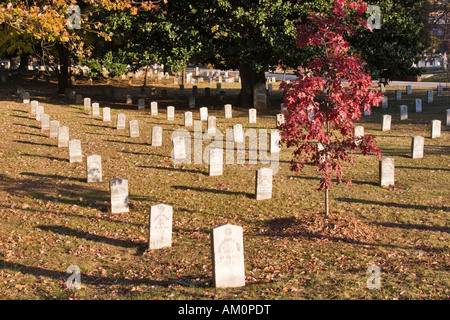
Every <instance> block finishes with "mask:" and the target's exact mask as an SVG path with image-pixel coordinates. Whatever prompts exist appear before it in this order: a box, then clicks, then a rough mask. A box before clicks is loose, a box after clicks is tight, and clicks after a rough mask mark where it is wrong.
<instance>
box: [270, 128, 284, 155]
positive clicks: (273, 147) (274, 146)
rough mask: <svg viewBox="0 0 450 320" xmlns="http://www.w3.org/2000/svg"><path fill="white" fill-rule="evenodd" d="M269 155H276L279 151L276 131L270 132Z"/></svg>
mask: <svg viewBox="0 0 450 320" xmlns="http://www.w3.org/2000/svg"><path fill="white" fill-rule="evenodd" d="M269 140H270V153H277V152H280V150H281V145H280V141H281V136H280V131H279V130H278V129H272V130H270V139H269Z"/></svg>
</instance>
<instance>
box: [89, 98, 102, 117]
mask: <svg viewBox="0 0 450 320" xmlns="http://www.w3.org/2000/svg"><path fill="white" fill-rule="evenodd" d="M91 112H92V116H93V117H98V116H99V115H100V105H99V104H98V102H94V103H93V104H92V111H91Z"/></svg>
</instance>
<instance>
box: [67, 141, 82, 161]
mask: <svg viewBox="0 0 450 320" xmlns="http://www.w3.org/2000/svg"><path fill="white" fill-rule="evenodd" d="M69 162H70V163H74V162H83V156H82V154H81V141H80V140H70V141H69Z"/></svg>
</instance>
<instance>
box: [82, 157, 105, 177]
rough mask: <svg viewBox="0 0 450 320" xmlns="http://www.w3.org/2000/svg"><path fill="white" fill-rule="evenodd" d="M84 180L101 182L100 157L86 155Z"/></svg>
mask: <svg viewBox="0 0 450 320" xmlns="http://www.w3.org/2000/svg"><path fill="white" fill-rule="evenodd" d="M86 180H87V182H88V183H91V182H102V157H101V156H99V155H96V154H92V155H89V156H87V157H86Z"/></svg>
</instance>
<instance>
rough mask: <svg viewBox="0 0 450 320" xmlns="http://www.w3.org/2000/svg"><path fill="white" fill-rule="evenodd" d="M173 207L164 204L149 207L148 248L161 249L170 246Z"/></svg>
mask: <svg viewBox="0 0 450 320" xmlns="http://www.w3.org/2000/svg"><path fill="white" fill-rule="evenodd" d="M172 216H173V208H172V207H171V206H168V205H165V204H156V205H153V206H151V207H150V219H149V241H148V248H149V249H161V248H165V247H171V246H172Z"/></svg>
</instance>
